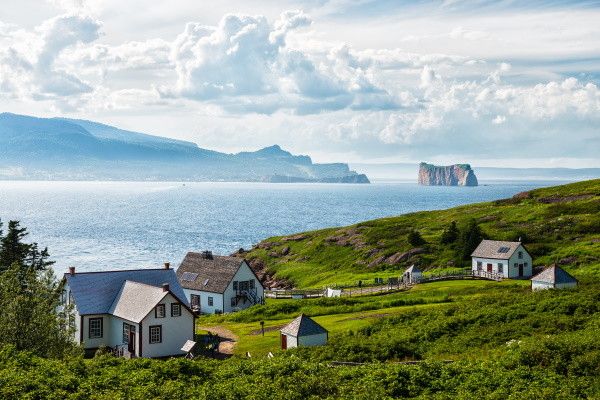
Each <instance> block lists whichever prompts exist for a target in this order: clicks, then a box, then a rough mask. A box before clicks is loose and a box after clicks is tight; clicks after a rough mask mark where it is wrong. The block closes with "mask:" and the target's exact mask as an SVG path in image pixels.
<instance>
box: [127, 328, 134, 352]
mask: <svg viewBox="0 0 600 400" xmlns="http://www.w3.org/2000/svg"><path fill="white" fill-rule="evenodd" d="M127 351H129V352H130V353H131V354H132V355H135V332H129V343H127Z"/></svg>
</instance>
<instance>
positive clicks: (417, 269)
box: [404, 264, 421, 273]
mask: <svg viewBox="0 0 600 400" xmlns="http://www.w3.org/2000/svg"><path fill="white" fill-rule="evenodd" d="M407 272H410V273H415V272H421V270H420V269H419V268H417V267H416V266H415V265H414V264H413V265H411V266H410V267H408V268H407V269H406V271H404V273H407Z"/></svg>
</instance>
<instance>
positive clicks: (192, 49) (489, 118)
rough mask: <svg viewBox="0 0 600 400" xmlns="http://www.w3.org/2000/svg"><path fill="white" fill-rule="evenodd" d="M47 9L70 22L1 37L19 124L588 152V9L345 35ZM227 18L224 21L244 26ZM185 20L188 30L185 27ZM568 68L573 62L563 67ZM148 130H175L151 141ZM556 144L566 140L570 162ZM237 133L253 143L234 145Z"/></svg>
mask: <svg viewBox="0 0 600 400" xmlns="http://www.w3.org/2000/svg"><path fill="white" fill-rule="evenodd" d="M24 1H28V0H24ZM298 1H299V0H298ZM50 3H51V4H53V5H54V6H56V7H59V8H60V9H61V10H65V11H66V14H64V15H59V16H55V17H50V18H47V19H46V21H45V22H42V23H39V24H37V26H36V27H35V28H24V27H21V26H20V25H18V24H15V23H14V21H11V23H8V22H4V23H3V22H0V101H2V104H5V105H6V104H8V105H9V106H11V107H12V106H13V105H14V104H23V105H22V106H21V107H22V109H23V111H24V112H28V110H29V109H30V107H32V105H39V104H42V106H38V107H40V109H41V110H45V112H51V113H70V114H73V115H76V116H79V117H87V118H92V119H95V118H98V116H99V115H104V116H107V118H109V119H112V118H113V116H114V115H118V116H119V117H118V118H119V119H118V121H125V123H126V124H127V125H128V127H129V128H130V129H139V130H149V131H151V132H154V133H159V134H169V133H171V134H172V135H175V136H177V135H188V136H186V137H184V138H185V139H192V140H194V139H197V140H202V142H203V143H204V142H205V143H208V144H212V145H214V146H216V147H218V146H222V147H223V148H232V147H235V146H239V143H240V142H252V143H262V144H270V143H275V142H278V143H281V144H284V145H285V144H286V143H288V144H289V145H291V146H296V149H298V150H297V151H304V152H310V151H311V150H315V149H316V150H318V151H320V152H325V151H327V150H332V151H335V152H336V153H338V154H340V153H342V152H352V153H356V152H361V153H364V154H369V155H376V154H378V153H381V154H386V155H390V156H391V155H392V154H402V155H403V157H405V158H406V157H409V155H410V154H414V155H418V154H426V155H427V154H430V155H436V154H447V153H450V152H464V153H468V152H474V153H477V154H479V152H481V151H483V150H481V149H484V151H485V152H489V153H490V154H491V153H493V152H494V151H496V150H494V149H492V148H488V147H489V143H490V142H494V143H498V144H502V143H503V144H507V143H509V142H510V141H511V140H513V141H514V140H519V141H520V142H523V143H525V144H524V145H523V148H525V149H529V151H531V149H532V148H535V149H536V150H539V151H542V152H545V154H548V155H552V156H553V157H556V156H557V155H560V154H562V153H561V151H567V150H568V151H571V152H572V154H579V155H586V156H588V157H589V153H590V151H591V150H590V149H592V148H594V146H593V144H594V143H595V144H597V143H598V139H597V137H598V132H597V126H598V124H599V123H600V120H599V118H600V117H599V114H600V113H599V111H600V97H599V90H598V87H597V83H596V82H597V79H598V78H597V70H598V63H597V61H594V60H596V58H597V57H598V56H600V54H599V53H598V52H597V51H594V46H596V47H595V48H596V49H597V43H598V40H597V35H596V36H595V32H600V31H598V29H597V27H594V26H592V24H590V23H589V22H590V21H592V20H594V18H593V16H594V15H600V13H598V12H597V10H594V9H590V10H589V12H588V14H585V13H582V12H581V10H574V11H570V10H561V11H560V12H559V11H554V10H553V11H551V12H550V11H544V12H543V13H540V14H539V15H536V14H535V13H531V12H527V13H524V14H523V13H513V12H511V11H510V9H503V14H502V15H500V14H487V15H478V18H477V19H474V18H465V16H464V15H462V14H461V13H460V12H458V11H456V8H454V6H453V7H451V8H452V9H453V10H454V11H453V13H450V14H447V15H446V14H443V10H444V9H446V8H445V7H442V8H441V9H442V12H438V14H435V15H413V16H411V17H410V18H409V16H408V15H404V14H402V15H399V14H390V15H389V16H386V17H377V18H371V17H369V16H368V15H365V16H362V15H355V16H353V19H352V20H351V21H350V20H346V17H344V18H342V17H341V16H340V15H336V16H335V17H328V16H327V15H328V13H331V14H335V13H334V9H335V7H334V6H333V4H334V3H331V2H329V3H328V5H325V6H324V7H321V8H320V7H319V6H317V5H315V4H316V3H312V7H313V8H312V10H314V11H315V13H312V12H311V14H312V15H317V16H320V17H317V18H315V19H314V20H313V19H311V18H309V17H308V15H307V14H306V13H304V12H302V11H285V12H283V13H281V12H280V10H276V9H277V8H278V7H279V6H277V7H276V6H273V5H272V4H271V5H269V6H268V7H267V6H265V4H264V3H261V4H262V6H261V7H259V8H260V10H261V11H260V12H261V13H262V14H264V15H247V14H243V13H238V14H226V15H224V16H222V15H220V16H219V17H214V14H215V13H216V11H214V10H212V9H211V10H212V11H211V10H207V9H203V10H204V11H206V12H198V13H197V14H195V13H194V12H193V11H194V9H195V8H193V7H189V5H188V6H185V7H187V8H185V7H184V6H183V4H184V3H185V2H183V1H179V0H178V1H175V3H172V4H176V5H177V7H180V8H181V9H186V10H188V12H187V13H186V14H185V18H183V17H181V16H178V17H177V18H175V17H176V16H177V15H178V13H179V14H181V10H179V11H178V10H169V9H168V8H169V7H170V6H167V5H157V6H156V7H153V9H152V10H151V15H149V16H148V17H147V19H146V20H144V18H143V15H142V14H144V12H150V11H144V10H143V9H142V8H140V7H138V6H139V4H140V3H137V0H132V2H131V3H129V2H128V3H127V5H124V4H121V5H122V6H123V7H125V8H126V9H127V10H132V9H139V10H140V15H135V16H132V19H131V21H132V22H131V25H129V23H128V24H127V26H122V25H121V26H115V21H116V20H119V21H120V19H116V17H112V16H111V15H114V13H115V12H116V11H118V10H119V6H120V2H117V1H116V0H107V1H99V0H50ZM289 3H292V4H291V6H292V7H294V6H295V5H302V2H301V1H299V2H296V1H295V0H289V1H287V2H286V7H287V6H288V5H290V4H289ZM367 3H369V2H368V1H367ZM367 3H364V4H362V3H361V4H362V6H361V7H359V8H360V9H363V10H366V9H368V7H367ZM236 4H237V5H236V8H235V10H244V9H246V10H247V9H250V10H252V12H254V8H253V7H249V6H247V5H244V3H242V2H239V3H236ZM336 4H338V5H339V6H340V7H345V8H348V7H350V8H352V9H354V7H357V3H356V2H348V1H346V0H340V1H339V2H338V3H336ZM363 6H364V7H363ZM198 7H201V6H198ZM227 7H229V6H226V5H223V4H220V5H219V6H218V9H219V10H222V9H223V8H227ZM336 7H337V6H336ZM50 8H51V7H50ZM417 9H418V7H417ZM265 10H266V11H265ZM324 10H325V11H326V10H329V11H326V12H325V11H324ZM209 11H210V12H209ZM263 11H264V12H263ZM417 11H418V10H417ZM417 11H415V10H412V11H411V12H417ZM438 11H439V10H438ZM207 13H208V14H207ZM162 14H164V16H165V21H164V26H165V28H164V30H162V31H161V30H160V29H159V28H157V25H160V24H159V21H161V16H162ZM90 15H94V17H91V16H90ZM207 15H208V17H207ZM277 15H279V16H277ZM1 16H2V14H0V17H1ZM107 16H111V17H110V18H109V19H108V20H103V23H101V22H100V20H101V19H106V18H107ZM167 16H168V18H167ZM119 18H120V17H119ZM169 18H172V20H171V19H169ZM190 20H191V21H200V22H191V23H187V24H184V23H183V21H190ZM399 21H401V23H400V22H399ZM424 22H427V23H424ZM160 23H161V24H162V23H163V22H162V21H161V22H160ZM511 24H515V26H518V29H517V28H511V26H512V25H511ZM34 25H36V24H29V25H27V26H34ZM551 25H555V26H556V27H557V28H556V29H554V30H552V29H548V27H549V26H551ZM588 25H589V26H588ZM147 29H152V32H159V31H160V32H163V31H164V32H169V33H167V34H162V35H160V36H153V35H151V34H148V31H147ZM557 32H562V33H561V35H562V36H560V37H558V33H557ZM121 34H123V37H126V38H127V39H123V38H122V37H121ZM594 37H596V39H592V38H594ZM390 38H393V39H394V40H393V41H392V40H391V39H390ZM550 44H551V45H550ZM397 46H400V47H397ZM507 54H508V55H509V56H507ZM561 54H562V55H564V56H565V57H567V59H566V60H564V59H560V58H559V56H560V55H561ZM580 54H585V55H586V57H587V58H586V60H587V61H586V62H585V63H583V62H580V61H577V59H575V58H573V60H574V61H573V62H572V63H570V61H569V59H568V58H569V57H575V56H578V55H580ZM510 55H513V56H510ZM541 55H545V57H542V56H541ZM557 57H558V58H557ZM532 60H534V61H535V65H532ZM548 60H550V61H548ZM552 60H558V61H560V62H552ZM583 65H585V67H586V69H585V70H578V69H577V68H579V67H580V66H583ZM33 108H35V107H33ZM159 117H161V118H164V119H165V122H164V123H162V122H160V121H159V119H158V118H159ZM114 118H117V117H114ZM131 121H135V122H136V123H138V124H139V125H137V126H136V125H133V122H131ZM186 121H189V122H186ZM192 121H194V122H192ZM198 121H201V124H200V123H199V122H198ZM157 126H173V127H177V128H172V129H173V131H169V130H168V128H167V129H166V130H161V131H159V132H157V131H156V130H155V129H157V128H156V127H157ZM199 127H201V128H199ZM564 130H568V131H569V132H570V135H571V136H570V137H571V139H572V140H570V142H569V145H568V146H567V147H568V148H567V149H566V150H565V146H562V143H561V142H562V141H564V135H561V134H560V132H561V131H564ZM224 132H225V133H226V134H224ZM247 132H251V133H252V135H253V137H254V139H255V140H253V141H244V140H243V137H244V135H245V134H246V133H247ZM211 135H213V136H211ZM594 140H595V141H594ZM203 143H200V144H203ZM590 143H591V144H592V145H590ZM497 147H498V146H497ZM292 150H294V148H292ZM365 157H368V156H365Z"/></svg>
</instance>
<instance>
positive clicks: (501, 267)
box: [498, 263, 504, 274]
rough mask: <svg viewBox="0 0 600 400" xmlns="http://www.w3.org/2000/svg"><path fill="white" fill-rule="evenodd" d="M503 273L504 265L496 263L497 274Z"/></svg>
mask: <svg viewBox="0 0 600 400" xmlns="http://www.w3.org/2000/svg"><path fill="white" fill-rule="evenodd" d="M503 272H504V264H502V263H498V273H499V274H501V273H503Z"/></svg>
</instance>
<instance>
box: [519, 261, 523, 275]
mask: <svg viewBox="0 0 600 400" xmlns="http://www.w3.org/2000/svg"><path fill="white" fill-rule="evenodd" d="M519 276H523V264H519Z"/></svg>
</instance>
